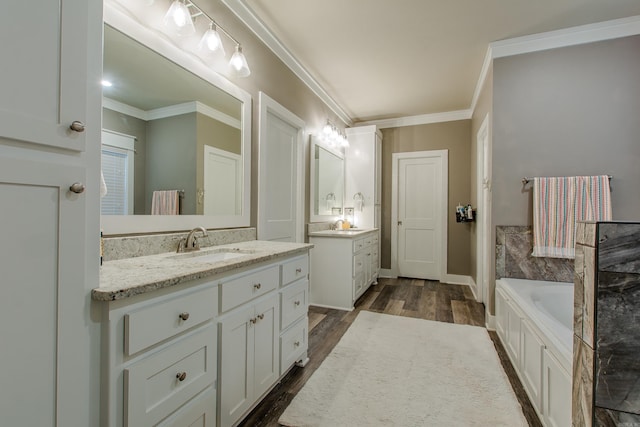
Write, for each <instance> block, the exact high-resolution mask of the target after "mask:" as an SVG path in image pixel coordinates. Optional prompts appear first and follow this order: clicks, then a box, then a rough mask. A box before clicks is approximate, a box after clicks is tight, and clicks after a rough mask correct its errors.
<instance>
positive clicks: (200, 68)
mask: <svg viewBox="0 0 640 427" xmlns="http://www.w3.org/2000/svg"><path fill="white" fill-rule="evenodd" d="M104 24H106V25H109V26H111V27H113V28H115V29H116V30H118V31H120V32H122V33H123V34H125V35H127V36H129V37H131V38H132V39H134V40H136V41H138V42H139V43H140V44H142V45H144V46H146V47H147V48H149V49H151V50H153V51H155V52H156V53H158V54H159V55H162V56H164V57H165V58H167V59H168V60H169V61H172V62H174V63H176V64H178V65H179V66H180V67H182V68H184V69H185V70H187V71H189V72H191V73H193V74H195V75H196V76H198V77H200V78H202V79H203V80H205V81H207V82H209V83H211V84H212V85H214V86H216V87H218V88H219V89H221V90H223V91H224V92H227V93H228V94H229V95H231V96H233V97H234V98H237V99H238V100H240V101H241V102H242V107H241V109H242V111H241V122H242V142H241V144H242V183H243V185H242V205H241V206H242V209H241V212H242V213H241V214H240V215H228V216H207V215H101V216H100V223H101V228H102V231H103V233H104V234H105V235H114V234H132V233H153V232H172V231H184V230H191V229H193V228H195V227H205V228H207V229H216V228H234V227H249V226H250V225H251V224H250V222H251V109H252V105H251V103H252V98H251V95H250V94H249V93H248V92H246V91H244V90H242V89H240V88H239V87H238V86H236V85H234V84H233V83H231V82H230V81H229V80H227V79H226V78H224V77H223V76H221V75H220V74H218V73H216V72H215V71H213V70H212V69H211V68H209V67H208V66H206V65H205V64H204V63H203V62H202V61H200V60H199V59H197V58H196V57H195V56H193V55H192V54H190V53H187V52H184V51H183V50H181V49H180V48H178V47H177V46H176V45H175V44H174V43H173V42H171V41H170V40H169V39H168V38H167V37H166V36H165V35H164V34H161V33H159V32H157V31H155V30H152V29H150V28H147V27H145V26H144V25H142V24H141V23H140V22H139V21H138V20H137V19H136V18H135V17H133V16H131V15H130V14H129V13H128V12H126V11H124V10H123V9H122V8H121V7H118V6H117V5H116V4H115V2H114V1H113V0H105V2H104Z"/></svg>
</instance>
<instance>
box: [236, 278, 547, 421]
mask: <svg viewBox="0 0 640 427" xmlns="http://www.w3.org/2000/svg"><path fill="white" fill-rule="evenodd" d="M361 310H368V311H374V312H378V313H386V314H394V315H397V316H406V317H416V318H421V319H427V320H436V321H441V322H448V323H459V324H466V325H474V326H481V327H484V324H485V319H484V306H483V305H482V304H480V303H478V302H476V301H475V299H474V298H473V295H472V293H471V290H470V289H469V287H468V286H461V285H447V284H442V283H438V282H433V281H428V280H416V279H405V278H398V279H380V280H379V283H378V285H375V286H371V287H370V288H369V289H368V290H367V292H366V293H365V294H364V295H363V296H362V297H360V299H359V300H358V301H357V302H356V307H355V309H354V310H353V311H351V312H348V311H341V310H332V309H328V308H320V307H313V306H312V307H310V308H309V363H308V364H307V366H306V367H304V368H298V367H294V368H293V369H292V370H291V371H290V372H289V373H288V374H287V375H286V376H285V377H284V378H283V379H282V381H281V382H280V383H279V384H277V385H276V386H275V387H274V389H273V390H272V391H271V392H270V393H269V394H268V395H267V396H266V398H265V399H264V400H263V401H262V402H261V403H260V404H259V405H258V406H257V407H256V408H255V409H254V410H253V411H252V412H251V413H250V414H249V415H248V416H247V417H246V418H245V419H244V420H243V421H242V423H241V424H240V426H247V427H248V426H251V427H253V426H268V427H277V426H279V424H278V418H280V415H282V413H283V412H284V410H285V409H286V407H287V406H288V405H289V403H290V402H291V400H293V398H294V397H295V395H296V394H297V393H298V392H299V391H300V390H301V389H302V387H303V386H304V384H305V383H306V382H307V380H308V379H309V377H310V376H311V374H313V372H314V371H315V370H316V369H318V367H319V366H320V364H321V363H322V361H323V360H324V359H325V358H326V357H327V356H328V355H329V353H330V352H331V350H333V348H334V347H335V345H336V344H337V343H338V341H340V338H341V337H342V335H343V334H344V333H345V332H346V331H347V329H348V328H349V326H350V325H351V323H353V321H354V320H355V318H356V316H357V315H358V313H359V312H360V311H361ZM489 335H490V337H491V339H492V340H493V343H494V345H495V347H496V351H497V352H498V356H499V358H500V361H501V362H502V365H503V367H504V368H505V372H506V373H507V376H508V377H509V381H510V382H511V385H512V387H513V388H514V391H515V394H516V396H517V398H518V401H519V402H520V404H521V405H522V407H523V413H524V415H525V417H526V418H527V421H528V422H529V425H530V426H535V427H538V426H541V424H540V421H539V420H538V418H537V416H536V414H535V411H534V409H533V407H532V406H531V403H530V402H529V399H528V398H527V395H526V392H525V391H524V389H523V388H522V385H521V384H520V381H519V379H518V377H517V375H516V374H515V371H514V370H513V367H512V366H511V364H510V362H509V359H508V356H507V354H506V352H505V350H504V348H503V347H502V345H501V344H500V342H499V340H498V338H497V335H496V334H495V333H490V334H489ZM460 407H461V410H463V409H464V402H460Z"/></svg>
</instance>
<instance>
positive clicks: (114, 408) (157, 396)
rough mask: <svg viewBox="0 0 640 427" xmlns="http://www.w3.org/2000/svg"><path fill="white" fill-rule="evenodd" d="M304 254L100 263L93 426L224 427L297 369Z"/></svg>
mask: <svg viewBox="0 0 640 427" xmlns="http://www.w3.org/2000/svg"><path fill="white" fill-rule="evenodd" d="M311 247H312V245H309V244H297V243H280V242H263V241H255V240H254V241H246V242H240V243H233V244H228V245H220V246H214V247H210V248H203V249H202V250H200V251H195V252H188V253H182V254H176V253H163V254H158V255H150V256H142V257H136V258H126V259H121V260H117V261H109V262H105V264H104V265H103V267H102V270H101V277H100V282H101V283H100V287H99V288H96V289H94V291H93V295H92V296H93V299H94V300H98V301H101V302H102V334H103V352H102V354H103V362H102V366H103V374H102V375H103V399H102V405H103V408H102V411H101V412H102V414H103V419H102V425H104V426H141V425H162V426H188V425H193V424H195V423H196V422H197V423H198V425H207V426H209V425H211V426H214V425H219V426H230V425H234V424H236V423H237V422H238V421H239V420H241V418H242V417H243V416H244V415H246V414H247V413H248V412H249V411H250V410H251V409H252V408H253V407H254V406H255V405H256V404H257V403H258V402H259V401H260V399H261V398H262V397H263V396H264V395H265V394H266V393H267V392H268V391H269V390H270V389H271V388H272V387H273V386H274V385H275V384H276V383H277V381H278V380H279V379H280V378H281V377H282V376H284V375H285V374H286V373H287V372H288V370H289V369H290V368H291V367H292V366H293V365H294V364H295V363H296V362H297V363H299V364H301V365H304V364H305V363H306V361H307V346H308V343H307V336H308V319H307V309H308V289H309V255H308V251H309V249H310V248H311Z"/></svg>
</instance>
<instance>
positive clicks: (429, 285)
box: [424, 280, 440, 291]
mask: <svg viewBox="0 0 640 427" xmlns="http://www.w3.org/2000/svg"><path fill="white" fill-rule="evenodd" d="M438 286H440V282H434V281H433V280H425V281H424V288H425V289H426V290H428V291H435V290H437V289H438Z"/></svg>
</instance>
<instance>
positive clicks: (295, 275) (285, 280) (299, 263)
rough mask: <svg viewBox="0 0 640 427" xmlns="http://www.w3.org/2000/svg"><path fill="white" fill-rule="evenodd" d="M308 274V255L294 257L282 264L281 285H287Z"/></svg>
mask: <svg viewBox="0 0 640 427" xmlns="http://www.w3.org/2000/svg"><path fill="white" fill-rule="evenodd" d="M308 274H309V257H308V256H307V255H305V256H301V257H298V258H294V259H292V260H291V261H287V262H285V263H283V264H282V285H283V286H284V285H287V284H289V283H291V282H293V281H296V280H298V279H300V278H301V277H307V275H308Z"/></svg>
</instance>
